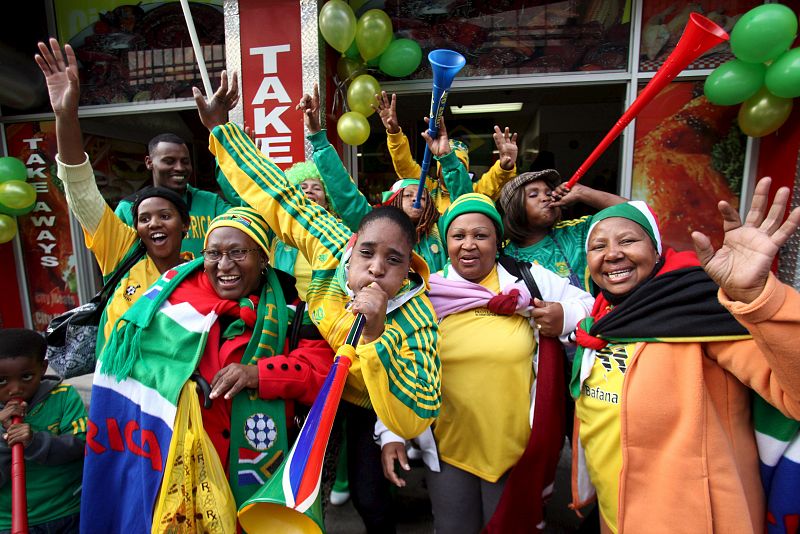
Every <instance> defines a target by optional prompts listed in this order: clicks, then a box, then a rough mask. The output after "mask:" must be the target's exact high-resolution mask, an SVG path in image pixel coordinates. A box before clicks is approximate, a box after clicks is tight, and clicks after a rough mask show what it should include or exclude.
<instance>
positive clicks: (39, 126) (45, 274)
mask: <svg viewBox="0 0 800 534" xmlns="http://www.w3.org/2000/svg"><path fill="white" fill-rule="evenodd" d="M54 126H55V123H53V122H26V123H19V124H10V125H7V126H6V139H7V142H8V153H9V155H11V156H15V157H17V158H19V159H21V160H22V161H23V162H24V163H25V166H26V167H27V168H28V182H29V183H30V184H31V185H33V187H34V189H36V206H35V207H34V209H33V211H31V212H30V213H28V214H27V215H22V216H19V217H17V224H18V226H19V237H20V241H21V245H22V254H23V261H24V263H25V276H26V277H27V279H28V295H29V298H30V303H31V316H32V319H33V328H34V329H36V330H38V331H44V329H45V328H46V327H47V325H48V323H49V322H50V320H51V319H52V318H53V317H55V316H56V315H58V314H60V313H63V312H65V311H67V310H69V309H71V308H74V307H75V306H77V305H78V304H79V302H78V289H77V273H76V263H75V255H74V254H73V248H72V236H71V234H70V227H69V210H68V208H67V201H66V199H65V198H64V194H63V190H62V186H61V182H60V181H59V180H58V178H56V164H55V155H56V136H55V129H54Z"/></svg>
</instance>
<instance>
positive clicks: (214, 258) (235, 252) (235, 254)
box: [201, 248, 261, 263]
mask: <svg viewBox="0 0 800 534" xmlns="http://www.w3.org/2000/svg"><path fill="white" fill-rule="evenodd" d="M259 250H261V249H260V248H235V249H232V250H229V251H227V252H222V251H221V250H209V249H204V250H202V251H201V252H202V254H203V258H205V260H206V261H210V262H211V263H217V262H219V261H220V260H222V256H228V258H229V259H231V260H232V261H236V262H239V261H244V259H245V258H247V253H248V252H257V251H259Z"/></svg>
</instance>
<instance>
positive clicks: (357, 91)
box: [347, 74, 381, 144]
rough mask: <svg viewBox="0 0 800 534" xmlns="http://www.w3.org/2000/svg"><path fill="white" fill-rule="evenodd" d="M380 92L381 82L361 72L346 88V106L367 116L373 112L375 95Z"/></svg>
mask: <svg viewBox="0 0 800 534" xmlns="http://www.w3.org/2000/svg"><path fill="white" fill-rule="evenodd" d="M380 92H381V84H379V83H378V80H376V79H375V78H374V77H372V76H370V75H369V74H362V75H361V76H359V77H357V78H356V79H355V80H353V81H352V82H350V87H348V88H347V106H348V107H349V108H350V111H357V112H359V113H361V114H362V115H363V116H364V117H369V116H370V115H372V114H373V113H375V110H374V109H372V105H373V104H375V105H377V102H376V101H375V95H377V94H380ZM350 144H353V143H350ZM355 144H360V143H355Z"/></svg>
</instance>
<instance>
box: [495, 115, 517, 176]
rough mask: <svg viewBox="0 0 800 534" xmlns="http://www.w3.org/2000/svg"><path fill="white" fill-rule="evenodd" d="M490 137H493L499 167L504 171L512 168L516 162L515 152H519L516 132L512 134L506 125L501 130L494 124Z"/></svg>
mask: <svg viewBox="0 0 800 534" xmlns="http://www.w3.org/2000/svg"><path fill="white" fill-rule="evenodd" d="M492 138H494V144H495V146H496V147H497V153H498V154H499V156H498V159H499V161H500V167H501V168H502V169H503V170H506V171H510V170H512V169H513V168H514V165H516V164H517V153H518V152H519V148H518V147H517V134H516V132H515V133H513V134H512V133H511V130H509V129H508V126H506V128H505V130H501V129H500V127H499V126H497V125H496V124H495V125H494V133H493V134H492Z"/></svg>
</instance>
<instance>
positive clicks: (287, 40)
mask: <svg viewBox="0 0 800 534" xmlns="http://www.w3.org/2000/svg"><path fill="white" fill-rule="evenodd" d="M265 21H273V23H272V24H269V31H264V28H265V25H264V24H265ZM239 34H240V36H241V49H242V99H243V106H244V122H245V125H247V126H249V127H251V128H253V130H254V131H255V136H256V139H257V140H260V141H261V150H262V151H263V152H264V153H265V154H266V155H267V156H268V157H269V158H270V159H272V161H274V162H275V164H276V165H278V166H279V167H280V168H282V169H286V168H288V167H291V166H292V164H294V163H296V162H298V161H305V151H304V139H303V116H302V114H301V113H300V112H298V111H295V109H294V108H295V106H296V105H297V103H298V102H299V101H300V97H301V96H303V75H302V74H303V73H302V70H303V64H302V49H301V37H300V34H301V28H300V2H299V1H298V0H273V1H270V2H264V1H263V0H239Z"/></svg>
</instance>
